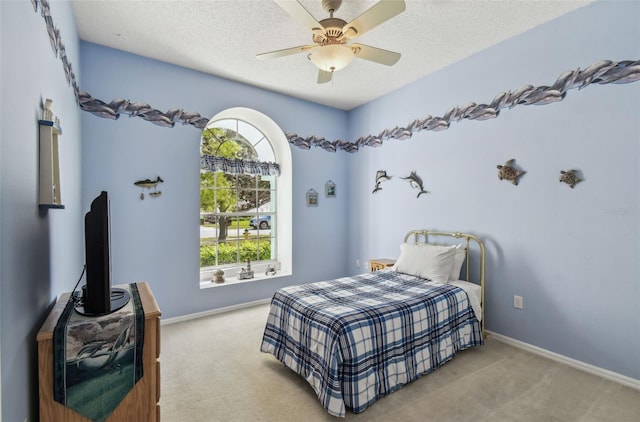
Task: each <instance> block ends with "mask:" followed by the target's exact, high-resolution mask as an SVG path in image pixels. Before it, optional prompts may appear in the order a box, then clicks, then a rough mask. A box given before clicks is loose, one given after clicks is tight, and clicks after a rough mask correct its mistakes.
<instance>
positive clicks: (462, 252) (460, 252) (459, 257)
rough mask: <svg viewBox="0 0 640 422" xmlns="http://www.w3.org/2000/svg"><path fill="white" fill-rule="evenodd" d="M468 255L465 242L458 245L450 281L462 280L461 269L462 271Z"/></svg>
mask: <svg viewBox="0 0 640 422" xmlns="http://www.w3.org/2000/svg"><path fill="white" fill-rule="evenodd" d="M466 257H467V249H466V248H465V247H464V244H463V243H460V244H458V245H456V253H455V255H454V257H453V265H452V266H451V273H450V274H449V281H455V280H460V271H462V264H463V263H464V259H465V258H466Z"/></svg>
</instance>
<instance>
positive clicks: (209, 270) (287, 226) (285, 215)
mask: <svg viewBox="0 0 640 422" xmlns="http://www.w3.org/2000/svg"><path fill="white" fill-rule="evenodd" d="M232 119H233V120H238V121H242V122H244V123H246V124H248V125H251V126H253V127H255V128H256V129H257V130H258V131H260V132H261V133H262V134H263V135H264V137H265V140H266V141H267V142H269V143H270V145H271V148H272V150H273V153H274V158H275V159H274V161H275V162H276V163H278V164H279V166H280V175H279V176H275V178H276V180H275V184H276V194H275V214H272V213H269V214H271V215H272V217H271V218H272V219H273V218H274V216H275V221H273V222H272V227H275V235H274V238H275V240H276V245H275V248H274V253H275V258H274V259H273V260H269V261H260V262H257V263H255V264H254V263H252V269H253V270H254V274H255V276H254V278H252V279H246V280H239V279H238V278H237V273H238V271H239V270H240V268H241V267H242V264H235V265H234V264H223V265H218V266H214V267H206V268H205V269H203V268H199V270H200V287H201V288H207V287H214V286H224V285H232V284H236V283H245V282H253V281H258V280H263V279H272V278H278V277H283V276H290V275H291V274H292V268H293V262H292V260H293V256H292V255H293V254H292V250H293V245H292V238H293V236H292V229H291V228H292V172H291V168H292V159H291V147H290V145H289V141H288V139H287V137H286V135H285V134H284V132H283V131H282V129H280V127H278V125H277V124H276V123H275V122H274V121H273V120H272V119H270V118H269V117H268V116H266V115H264V114H262V113H260V112H258V111H256V110H253V109H249V108H243V107H237V108H231V109H227V110H224V111H222V112H220V113H218V114H216V115H215V116H214V117H213V118H211V120H210V121H209V123H208V124H207V126H210V125H211V124H215V123H216V122H217V121H220V120H232ZM198 189H200V178H198ZM198 198H200V195H198ZM198 201H199V199H198ZM199 210H200V206H198V225H199V224H200V213H199ZM198 242H200V237H199V236H198ZM198 250H199V248H198ZM199 262H200V260H199V259H198V263H199ZM198 265H199V264H198ZM268 265H276V269H277V272H276V274H275V275H274V274H266V270H267V266H268ZM217 269H222V270H223V271H225V275H224V277H225V282H224V283H221V284H217V283H213V282H211V280H212V279H213V272H214V271H216V270H217Z"/></svg>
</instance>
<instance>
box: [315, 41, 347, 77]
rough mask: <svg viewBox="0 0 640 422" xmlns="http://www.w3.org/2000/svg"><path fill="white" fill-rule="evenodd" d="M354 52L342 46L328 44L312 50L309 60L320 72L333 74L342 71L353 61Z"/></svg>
mask: <svg viewBox="0 0 640 422" xmlns="http://www.w3.org/2000/svg"><path fill="white" fill-rule="evenodd" d="M353 57H354V52H353V50H352V49H351V48H349V47H347V46H345V45H342V44H329V45H323V46H321V47H317V48H314V49H313V50H311V54H309V59H310V60H311V62H312V63H313V64H314V65H316V67H317V68H318V69H320V70H324V71H326V72H335V71H336V70H340V69H344V68H345V67H347V66H349V64H350V63H351V62H352V61H353Z"/></svg>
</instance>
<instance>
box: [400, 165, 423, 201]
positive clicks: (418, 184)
mask: <svg viewBox="0 0 640 422" xmlns="http://www.w3.org/2000/svg"><path fill="white" fill-rule="evenodd" d="M401 179H402V180H408V181H409V185H410V186H411V187H412V188H413V189H417V190H418V196H416V198H420V195H422V194H423V193H429V191H426V190H424V187H423V185H422V178H421V177H420V176H418V174H417V173H416V172H415V171H412V172H411V174H409V175H408V176H407V177H401Z"/></svg>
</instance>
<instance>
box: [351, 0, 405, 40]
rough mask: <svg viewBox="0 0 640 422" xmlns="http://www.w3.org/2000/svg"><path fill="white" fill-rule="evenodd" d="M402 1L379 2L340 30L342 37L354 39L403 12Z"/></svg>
mask: <svg viewBox="0 0 640 422" xmlns="http://www.w3.org/2000/svg"><path fill="white" fill-rule="evenodd" d="M405 9H406V5H405V3H404V0H381V1H380V2H378V3H376V4H375V5H373V6H372V7H371V8H370V9H368V10H367V11H365V12H364V13H363V14H361V15H360V16H358V17H357V18H355V19H354V20H352V21H351V22H349V23H348V24H346V25H345V26H344V28H342V33H343V34H344V35H343V36H344V37H346V38H355V37H359V36H360V35H362V34H364V33H365V32H367V31H369V30H371V29H372V28H375V27H376V26H378V25H380V24H381V23H383V22H386V21H388V20H389V19H391V18H392V17H394V16H396V15H399V14H400V13H402V12H404V10H405Z"/></svg>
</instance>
